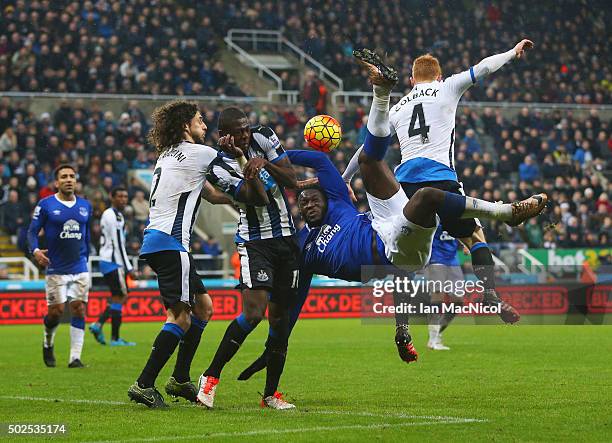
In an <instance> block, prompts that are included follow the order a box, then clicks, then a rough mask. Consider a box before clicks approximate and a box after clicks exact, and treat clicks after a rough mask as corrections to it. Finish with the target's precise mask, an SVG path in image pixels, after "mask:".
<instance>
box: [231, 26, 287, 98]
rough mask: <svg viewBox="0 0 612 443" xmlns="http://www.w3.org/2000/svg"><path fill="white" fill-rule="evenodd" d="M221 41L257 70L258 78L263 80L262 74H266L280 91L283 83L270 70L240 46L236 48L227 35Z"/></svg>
mask: <svg viewBox="0 0 612 443" xmlns="http://www.w3.org/2000/svg"><path fill="white" fill-rule="evenodd" d="M223 40H224V41H225V44H226V45H227V47H228V48H230V49H231V50H233V51H236V52H237V53H238V54H239V55H240V57H243V58H244V59H246V60H248V61H249V63H250V64H251V65H252V66H253V67H254V68H255V69H257V73H258V74H259V76H260V77H261V78H264V74H266V75H267V76H268V77H270V79H271V80H272V81H274V82H275V83H276V89H277V90H279V91H280V90H282V89H283V81H282V79H281V78H280V77H279V76H278V75H276V74H275V73H274V72H273V71H272V70H270V69H269V68H268V67H267V66H266V65H264V64H263V63H261V62H260V61H259V60H257V59H256V58H255V57H253V56H252V55H251V54H249V53H248V52H246V51H245V50H244V49H242V48H241V47H240V46H238V45H237V44H236V43H234V42H233V41H232V39H231V37H230V36H229V34H228V36H227V37H225V38H224V39H223Z"/></svg>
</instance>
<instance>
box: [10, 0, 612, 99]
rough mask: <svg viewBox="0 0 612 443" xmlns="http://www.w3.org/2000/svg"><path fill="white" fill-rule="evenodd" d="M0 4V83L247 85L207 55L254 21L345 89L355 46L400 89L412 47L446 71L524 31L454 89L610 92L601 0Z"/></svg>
mask: <svg viewBox="0 0 612 443" xmlns="http://www.w3.org/2000/svg"><path fill="white" fill-rule="evenodd" d="M0 4H1V5H2V6H3V11H2V14H0V90H5V91H7V90H13V91H50V92H98V93H102V92H106V93H141V94H178V95H183V94H184V95H206V94H209V95H227V96H240V95H245V94H246V95H249V92H250V90H249V86H248V85H242V84H241V85H240V86H238V85H237V84H236V83H235V82H234V80H233V79H232V77H231V76H229V75H228V73H226V72H225V70H224V68H223V65H222V64H221V63H220V62H219V61H218V57H217V56H218V53H219V48H220V47H221V46H222V44H223V43H222V37H223V36H225V34H226V33H227V31H228V30H229V29H231V28H255V29H273V30H279V29H280V30H282V31H284V34H285V35H286V36H287V37H288V38H290V39H292V40H293V41H294V42H295V43H297V44H298V45H300V46H301V47H302V48H303V49H304V50H305V51H306V52H307V53H309V54H310V55H312V57H313V58H315V59H316V60H318V61H320V62H322V63H323V64H324V65H326V66H327V67H329V68H330V69H331V70H332V71H333V72H335V73H336V74H337V75H339V76H340V77H342V78H343V80H344V83H345V89H346V90H362V89H364V87H365V86H364V85H366V82H365V81H364V78H363V76H362V74H361V72H360V70H359V69H358V68H357V67H356V66H355V65H354V63H352V60H351V52H352V50H353V48H354V47H355V46H368V47H375V48H376V49H377V50H379V51H380V52H381V53H385V54H386V56H387V59H388V61H389V63H391V64H393V65H395V66H396V67H398V68H399V69H400V74H401V75H400V78H401V79H402V81H403V86H404V88H405V89H408V88H409V87H410V85H409V83H408V81H409V78H410V68H411V65H412V61H413V57H416V56H418V55H420V54H422V53H425V52H431V53H433V54H434V55H436V56H437V57H438V58H439V59H440V60H441V62H442V69H443V73H444V74H445V75H450V74H452V73H454V72H456V71H457V70H459V69H465V68H467V67H468V66H470V64H474V63H476V62H477V61H478V60H480V59H481V58H483V57H486V56H487V55H490V54H492V53H495V52H501V51H506V50H508V49H509V48H511V47H512V46H513V45H514V44H515V43H516V41H517V40H518V39H519V38H521V37H528V38H530V39H532V40H533V41H534V42H535V43H536V47H537V50H536V51H532V52H531V53H530V54H529V56H528V62H527V63H514V64H512V65H511V66H509V67H506V68H504V70H502V71H500V72H499V73H497V74H496V75H495V78H494V79H493V80H491V81H487V82H486V87H484V88H474V89H472V90H470V91H468V92H467V93H466V94H465V96H464V100H480V101H521V102H564V103H610V101H611V100H610V99H611V95H612V72H611V70H610V65H609V63H607V62H606V60H610V59H611V58H612V53H611V51H612V49H611V46H610V45H609V42H608V33H607V31H606V29H607V27H606V24H605V23H610V11H611V10H610V4H609V2H607V1H606V0H594V1H590V2H588V3H587V2H586V1H575V0H558V1H552V0H548V1H542V2H528V1H526V0H521V1H514V2H473V1H469V0H451V1H449V0H434V1H427V2H420V1H406V2H402V1H399V0H394V1H385V2H380V1H376V2H375V1H372V0H369V1H368V0H347V1H344V2H330V1H328V0H298V1H292V2H282V1H279V2H277V1H265V2H252V3H247V2H240V1H235V0H234V1H219V0H203V1H200V2H198V7H197V8H196V7H195V6H193V4H192V2H187V1H176V2H167V1H158V2H150V1H146V0H134V1H131V2H123V1H119V0H108V1H97V2H94V1H80V2H69V1H53V2H49V1H36V0H35V1H28V2H26V1H24V0H16V1H3V2H0ZM567 17H572V20H568V19H567ZM347 67H348V68H347ZM283 74H284V75H285V77H283V78H284V79H285V80H286V83H287V84H285V89H298V88H296V86H298V85H297V83H298V82H299V79H297V77H296V76H295V75H288V74H287V73H286V72H285V73H283Z"/></svg>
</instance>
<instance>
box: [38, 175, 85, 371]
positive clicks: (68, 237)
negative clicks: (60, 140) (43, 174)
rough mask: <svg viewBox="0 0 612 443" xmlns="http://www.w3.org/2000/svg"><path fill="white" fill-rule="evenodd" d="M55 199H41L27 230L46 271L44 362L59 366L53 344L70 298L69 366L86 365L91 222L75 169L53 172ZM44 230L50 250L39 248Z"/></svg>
mask: <svg viewBox="0 0 612 443" xmlns="http://www.w3.org/2000/svg"><path fill="white" fill-rule="evenodd" d="M54 174H55V187H56V189H57V190H58V192H57V193H56V194H55V195H52V196H50V197H47V198H45V199H43V200H41V201H40V202H39V203H38V205H37V206H36V208H35V209H34V214H33V215H32V222H31V223H30V227H29V229H28V243H29V247H30V252H31V253H32V255H33V256H34V259H35V260H36V262H37V263H38V264H39V265H40V266H43V267H46V268H47V275H46V296H47V306H48V312H47V315H45V317H44V318H43V323H44V325H45V334H44V340H43V360H44V362H45V364H46V365H47V366H48V367H55V354H54V352H53V343H54V339H55V332H56V330H57V326H58V325H59V322H60V318H61V316H62V314H63V313H64V306H65V303H66V300H67V299H70V314H71V316H72V319H71V321H70V325H71V326H70V359H69V360H68V367H69V368H82V367H84V365H83V363H82V362H81V352H82V350H83V339H84V336H85V308H86V303H87V298H88V296H89V285H90V279H89V272H88V269H87V259H88V256H89V219H90V218H91V214H92V209H91V204H90V203H89V202H88V201H87V200H85V199H82V198H80V197H77V196H76V195H75V194H74V190H75V188H76V170H75V169H74V167H73V166H71V165H61V166H58V167H57V168H56V169H55V172H54ZM41 229H44V231H45V232H44V238H45V244H46V247H47V249H40V248H39V247H38V246H39V245H38V233H39V232H40V230H41Z"/></svg>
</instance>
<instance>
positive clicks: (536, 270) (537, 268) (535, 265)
mask: <svg viewBox="0 0 612 443" xmlns="http://www.w3.org/2000/svg"><path fill="white" fill-rule="evenodd" d="M518 253H519V255H520V256H521V257H523V258H524V259H525V262H529V264H530V266H526V265H525V264H523V263H519V265H518V268H519V269H520V270H521V272H524V273H525V274H541V273H542V272H544V271H545V270H546V267H545V266H544V263H542V262H541V261H540V260H538V259H537V258H535V257H534V256H533V255H531V254H530V253H529V252H527V249H518Z"/></svg>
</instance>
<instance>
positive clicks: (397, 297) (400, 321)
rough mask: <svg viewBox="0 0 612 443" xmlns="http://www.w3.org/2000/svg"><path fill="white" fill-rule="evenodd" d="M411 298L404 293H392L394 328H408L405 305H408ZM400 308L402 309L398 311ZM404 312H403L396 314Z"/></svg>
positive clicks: (407, 315)
mask: <svg viewBox="0 0 612 443" xmlns="http://www.w3.org/2000/svg"><path fill="white" fill-rule="evenodd" d="M410 301H411V297H410V294H407V293H404V292H398V291H395V292H393V305H394V306H395V308H396V309H395V326H396V327H402V326H408V323H409V317H410V315H409V314H408V309H407V305H408V304H410ZM398 308H402V309H398ZM404 308H406V309H404ZM398 311H405V312H398Z"/></svg>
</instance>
